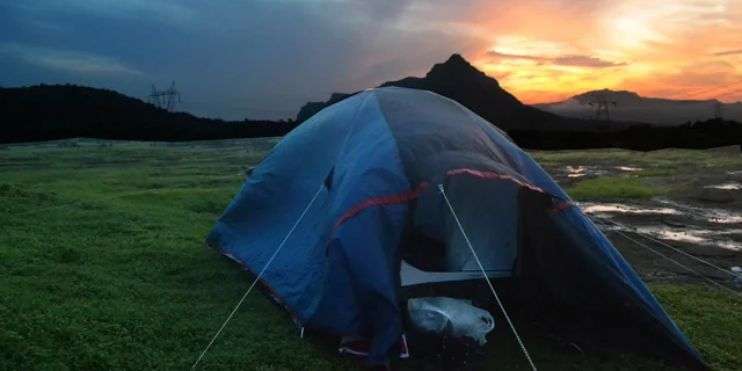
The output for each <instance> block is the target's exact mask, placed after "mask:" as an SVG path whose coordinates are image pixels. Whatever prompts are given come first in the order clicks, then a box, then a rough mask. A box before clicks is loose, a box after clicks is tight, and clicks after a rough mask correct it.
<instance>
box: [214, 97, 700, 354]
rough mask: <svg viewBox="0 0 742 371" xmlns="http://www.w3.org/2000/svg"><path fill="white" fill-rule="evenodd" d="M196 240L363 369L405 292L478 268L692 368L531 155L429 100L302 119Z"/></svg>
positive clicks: (468, 276)
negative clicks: (357, 347)
mask: <svg viewBox="0 0 742 371" xmlns="http://www.w3.org/2000/svg"><path fill="white" fill-rule="evenodd" d="M439 187H442V188H439ZM440 189H445V194H442V193H441V192H440ZM444 196H447V197H448V199H450V201H451V203H452V204H453V205H455V209H456V214H457V216H458V219H459V220H460V223H461V226H457V222H456V221H455V220H454V218H453V215H452V214H451V212H450V211H452V210H449V208H448V207H447V205H446V200H445V199H444ZM297 218H298V220H297ZM461 228H463V230H465V231H466V234H467V235H468V239H469V240H470V241H467V240H465V238H464V236H463V233H461V232H462V230H461ZM287 232H288V235H287ZM207 243H208V244H209V245H210V246H212V247H214V248H217V249H219V250H220V251H221V252H222V253H223V254H225V255H228V256H230V257H232V258H233V259H235V260H237V261H238V262H240V263H241V264H242V265H244V267H245V268H246V269H248V270H249V271H252V272H253V273H255V274H256V275H258V274H259V272H260V273H261V274H259V279H260V282H261V283H262V284H263V285H264V286H266V287H267V288H268V289H269V290H270V291H271V292H272V293H273V295H274V296H275V298H277V299H278V300H279V301H280V302H281V303H282V304H283V305H284V306H285V308H286V309H287V310H288V311H289V312H290V313H291V314H292V315H293V316H294V317H295V319H296V320H297V321H298V323H300V325H301V326H302V327H306V328H308V329H313V330H318V331H323V332H326V333H331V334H337V335H355V336H362V337H365V338H367V339H370V354H369V357H368V359H369V361H371V362H378V363H383V362H387V361H388V359H389V356H390V355H391V353H392V352H393V351H394V350H395V349H397V348H396V346H397V342H398V341H399V339H400V336H401V334H402V333H403V331H404V321H403V314H404V305H405V304H404V300H402V299H401V298H403V295H402V292H403V291H404V290H405V288H407V287H411V286H415V285H424V284H438V285H445V284H447V283H449V282H454V281H466V280H481V279H482V277H483V274H482V273H483V272H486V274H487V276H488V277H489V279H491V280H493V282H494V283H495V287H496V286H497V285H498V282H501V281H500V280H507V281H508V282H510V284H511V285H512V287H513V288H514V290H510V291H515V292H519V293H521V294H523V297H525V298H528V299H526V300H525V303H526V304H525V306H527V307H529V309H530V310H543V311H544V312H546V311H548V312H550V313H557V312H559V313H562V312H563V313H576V314H577V315H575V316H565V318H573V319H577V318H583V319H584V318H591V319H593V320H594V321H593V323H598V324H600V326H604V329H605V330H606V331H605V332H603V331H602V329H603V328H601V331H598V332H600V333H604V336H611V335H610V334H612V333H613V332H611V331H609V329H616V328H622V329H627V328H628V329H633V331H628V333H629V334H630V335H628V337H627V338H625V339H624V340H622V341H625V342H627V343H630V342H634V341H639V340H643V341H645V342H647V343H648V344H651V347H653V348H654V349H656V350H657V353H658V354H662V355H665V356H668V357H672V358H675V359H679V360H681V361H682V362H684V363H685V364H687V365H695V366H699V367H703V365H704V363H703V361H702V360H701V358H700V355H699V354H698V353H697V351H696V350H695V349H694V348H693V347H692V346H691V345H690V343H689V342H688V340H687V339H686V337H685V335H684V334H683V333H682V332H681V330H680V329H679V328H678V327H677V326H676V325H675V323H674V322H673V321H672V320H671V319H670V318H669V316H668V315H667V314H666V313H665V311H664V310H663V309H662V307H661V306H660V304H659V303H658V302H657V300H656V299H655V298H654V296H653V295H652V294H651V293H650V291H649V290H648V289H647V287H646V286H645V284H644V283H643V282H642V281H641V279H640V278H639V277H638V276H637V274H636V273H635V272H634V270H633V269H632V268H631V267H630V265H629V264H628V263H627V262H626V261H625V260H624V259H623V257H622V256H621V255H620V254H619V253H618V251H617V250H616V249H615V248H614V247H613V245H612V244H611V243H610V242H609V241H608V240H607V239H606V237H605V236H604V235H603V234H602V233H601V232H600V231H599V230H598V229H597V228H596V226H595V225H593V223H592V222H591V221H590V220H589V219H588V218H587V217H586V216H585V215H584V214H583V213H582V212H581V211H580V209H579V208H578V207H576V206H575V205H573V203H572V202H571V200H570V199H569V197H568V196H567V195H566V194H565V192H564V191H563V190H562V189H561V188H560V187H559V186H558V185H557V184H556V183H555V182H554V181H553V180H552V179H551V178H550V177H549V176H548V174H547V173H546V172H545V171H544V170H543V169H541V167H539V165H538V164H537V163H536V162H535V161H534V160H533V159H532V158H531V157H530V156H529V155H528V154H526V153H525V152H524V151H522V150H521V149H520V148H518V146H516V145H515V144H514V143H513V142H512V141H511V140H510V139H509V137H508V136H507V135H506V134H505V133H503V132H502V131H500V130H499V129H497V128H496V127H495V126H493V125H492V124H491V123H489V122H487V121H486V120H484V119H483V118H481V117H479V116H477V115H476V114H474V113H473V112H471V111H469V110H468V109H466V108H465V107H463V106H461V105H460V104H458V103H456V102H454V101H452V100H450V99H447V98H445V97H442V96H440V95H437V94H434V93H431V92H428V91H423V90H414V89H404V88H393V87H389V88H378V89H370V90H366V91H363V92H361V93H359V94H356V95H354V96H352V97H350V98H347V99H345V100H343V101H341V102H338V103H336V104H334V105H332V106H329V107H327V108H325V109H323V110H322V111H320V112H319V113H317V114H316V115H314V116H313V117H312V118H310V119H309V120H307V121H305V122H304V123H302V124H301V125H300V126H299V127H297V128H296V129H295V130H293V131H292V132H291V133H289V134H288V135H287V136H286V137H285V138H284V139H283V140H281V142H280V143H278V144H277V145H276V146H275V148H274V149H273V150H272V152H271V153H270V154H269V155H268V156H267V157H266V158H265V159H264V160H263V162H262V163H261V164H260V166H258V167H257V168H255V170H254V171H253V172H252V174H251V175H250V177H249V179H248V180H247V181H246V182H245V184H244V186H243V187H242V189H241V190H240V192H239V193H238V194H237V196H236V197H235V198H234V199H233V200H232V202H231V203H230V204H229V206H228V207H227V209H226V211H225V212H224V214H223V215H222V216H221V217H220V218H219V220H218V222H217V223H216V225H215V226H214V228H213V230H212V231H211V233H210V234H209V236H208V238H207ZM467 244H470V245H471V246H472V247H473V249H474V250H476V255H478V258H479V260H480V261H481V265H482V268H483V269H482V270H480V269H479V267H478V264H477V261H476V259H474V258H473V257H474V254H472V252H473V251H471V250H469V248H468V246H467ZM279 246H280V247H281V248H282V250H281V251H280V252H279V253H277V254H276V250H277V248H279ZM268 264H270V266H267V265H268ZM529 300H530V303H531V304H529ZM513 309H517V308H513ZM566 325H567V326H569V325H570V323H566ZM575 325H576V324H575ZM632 334H633V335H632ZM632 336H633V337H632Z"/></svg>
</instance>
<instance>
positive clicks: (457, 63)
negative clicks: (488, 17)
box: [296, 54, 595, 130]
mask: <svg viewBox="0 0 742 371" xmlns="http://www.w3.org/2000/svg"><path fill="white" fill-rule="evenodd" d="M379 86H380V87H385V86H397V87H404V88H412V89H423V90H430V91H432V92H435V93H438V94H440V95H443V96H445V97H448V98H451V99H453V100H455V101H457V102H459V103H461V104H462V105H464V106H465V107H467V108H469V109H470V110H472V111H474V112H475V113H476V114H478V115H480V116H482V117H483V118H485V119H487V120H488V121H490V122H491V123H493V124H495V125H496V126H498V127H499V128H501V129H503V130H513V129H517V130H576V129H589V128H590V127H591V126H595V123H594V122H590V121H587V120H579V119H577V120H575V119H572V118H563V117H560V116H558V115H556V114H553V113H549V112H544V111H542V110H539V109H537V108H533V107H530V106H527V105H525V104H523V103H521V102H520V101H519V100H518V99H517V98H516V97H515V96H513V95H512V94H510V93H508V92H507V91H506V90H505V89H503V88H502V87H501V86H500V83H498V82H497V80H496V79H494V78H492V77H490V76H487V75H486V74H485V73H484V72H482V71H480V70H478V69H477V68H475V67H474V66H472V65H471V64H470V63H469V62H468V61H466V59H464V58H463V57H462V56H461V55H459V54H453V55H452V56H451V57H449V58H448V60H446V61H445V62H443V63H438V64H435V65H434V66H433V67H432V68H431V69H430V71H428V73H427V74H426V75H425V77H406V78H403V79H401V80H397V81H389V82H385V83H383V84H381V85H379ZM353 94H355V93H353ZM353 94H344V93H335V94H333V95H332V96H331V97H330V99H329V100H327V101H326V102H310V103H307V104H306V105H304V106H303V107H302V108H301V110H300V111H299V114H298V115H297V118H296V120H297V121H298V122H301V121H304V120H306V119H307V118H309V117H311V116H312V115H313V114H315V113H317V112H318V111H320V110H321V109H322V108H324V107H326V106H328V105H331V104H333V103H337V102H339V101H340V100H342V99H345V98H347V97H349V96H351V95H353Z"/></svg>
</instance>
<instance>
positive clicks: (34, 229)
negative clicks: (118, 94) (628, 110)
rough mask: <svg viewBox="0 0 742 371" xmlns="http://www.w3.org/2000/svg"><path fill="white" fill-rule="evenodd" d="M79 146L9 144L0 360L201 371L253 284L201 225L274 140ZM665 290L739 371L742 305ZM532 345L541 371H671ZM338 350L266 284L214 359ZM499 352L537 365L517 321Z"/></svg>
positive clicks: (690, 329)
mask: <svg viewBox="0 0 742 371" xmlns="http://www.w3.org/2000/svg"><path fill="white" fill-rule="evenodd" d="M62 143H67V142H62ZM77 143H78V145H77V146H69V145H66V144H60V143H59V142H50V143H45V144H35V145H29V146H19V145H14V146H6V147H4V148H3V149H0V226H2V227H0V230H1V231H2V233H0V297H2V298H3V299H2V300H0V345H1V346H0V369H2V370H47V369H54V370H65V369H75V370H76V369H132V370H135V369H185V368H188V367H190V365H191V363H192V362H193V361H194V360H195V358H196V356H197V355H198V354H199V352H200V351H201V349H203V347H204V346H205V345H206V344H207V343H208V341H209V339H210V337H211V336H212V335H213V333H214V331H215V330H216V329H217V328H218V327H219V326H220V324H221V322H222V321H223V320H224V318H225V317H226V315H227V314H228V313H229V311H230V310H231V309H232V306H233V305H234V304H235V303H236V301H237V300H238V299H239V297H240V295H241V294H242V293H243V292H244V290H245V289H246V288H247V286H248V285H249V283H250V282H249V278H250V277H249V276H248V275H247V274H245V273H244V272H243V271H241V270H240V269H239V268H238V267H237V266H236V265H235V264H233V263H231V262H230V261H228V260H226V259H224V258H222V257H220V256H219V255H217V254H216V253H215V252H213V251H210V250H205V249H204V248H203V239H204V236H205V235H206V233H207V232H208V231H209V229H210V228H211V226H212V225H213V223H214V221H215V219H216V218H217V217H218V215H219V213H220V212H221V211H222V210H223V208H224V207H225V206H226V205H227V203H228V202H229V200H230V199H231V198H232V196H233V195H234V194H235V193H236V192H237V191H238V190H239V187H240V186H241V184H242V182H243V181H244V174H245V169H246V167H248V166H252V165H254V164H256V163H257V162H259V160H260V159H261V158H262V157H263V156H264V154H265V153H266V151H267V150H269V149H270V148H271V146H272V144H273V143H274V141H272V140H242V141H224V142H204V143H199V144H177V145H165V144H145V143H136V142H116V143H113V145H111V146H109V145H106V144H105V143H104V142H98V141H87V140H83V141H79V142H77ZM567 155H570V154H569V153H563V154H560V156H567ZM579 155H581V154H579ZM624 155H625V156H629V157H631V156H632V155H631V154H624ZM549 156H550V155H549ZM554 161H559V159H558V158H557V159H554ZM583 187H585V186H583ZM592 187H597V185H594V186H592ZM652 289H653V290H654V292H655V293H656V294H657V295H658V296H659V298H660V300H662V302H663V303H664V304H665V306H666V308H667V310H668V311H669V312H670V314H671V315H673V316H674V317H675V319H676V320H677V321H678V323H679V325H680V326H681V327H682V328H683V329H685V331H686V332H687V333H688V334H689V336H690V338H691V340H692V341H693V342H694V344H696V345H697V347H698V348H699V349H700V350H701V352H703V354H704V356H706V357H707V359H708V360H709V361H710V362H711V364H712V365H713V366H715V367H717V368H720V369H740V368H742V360H740V357H739V354H742V349H741V348H740V347H741V344H742V340H741V338H740V336H739V334H742V319H741V318H740V314H739V311H738V308H739V304H740V302H739V300H736V301H735V300H732V299H730V298H729V297H727V296H724V295H721V294H719V293H715V292H713V291H709V290H706V289H702V288H699V287H695V286H687V285H686V286H673V285H663V286H653V287H652ZM501 328H502V327H501ZM526 341H527V342H528V343H529V349H530V350H531V352H532V353H533V354H534V357H535V360H536V363H537V364H538V365H540V366H541V368H542V369H596V368H603V369H605V368H608V369H658V368H663V367H666V366H664V365H662V364H661V363H658V362H657V361H656V360H652V359H646V358H637V357H634V356H630V355H615V354H614V355H576V354H571V353H568V352H564V351H563V350H562V349H559V348H558V347H555V346H554V345H553V344H551V343H550V342H548V341H547V340H545V339H541V338H539V337H538V336H537V335H530V334H527V337H526ZM335 345H336V343H335V339H332V338H328V337H325V336H321V335H318V334H314V333H310V335H309V337H308V339H300V338H299V337H298V336H297V334H296V329H295V328H294V326H293V325H292V324H291V321H290V319H289V317H288V315H287V314H286V313H285V312H283V311H282V310H280V309H278V308H277V307H276V306H275V305H273V304H272V303H271V302H270V301H268V300H267V299H266V298H265V297H264V296H262V295H259V294H257V293H255V294H251V295H250V296H249V297H248V298H247V300H246V302H245V303H244V304H243V306H242V307H241V309H240V311H239V312H238V313H237V315H236V316H235V318H234V319H233V321H232V322H231V323H230V325H229V326H228V327H227V329H226V330H225V332H224V333H223V334H222V336H221V337H220V338H219V340H218V341H217V342H216V343H215V345H214V347H213V348H212V350H211V351H210V352H209V353H208V355H207V357H206V358H205V360H204V361H203V364H202V365H203V366H204V368H210V369H258V370H278V369H292V370H293V369H311V370H319V369H322V370H325V369H327V370H333V369H338V370H340V369H350V368H355V367H356V364H355V363H354V362H351V361H349V360H347V359H343V358H340V357H338V356H337V355H336V353H335ZM487 351H488V353H489V354H491V357H490V358H489V360H488V361H487V362H488V364H490V365H492V366H493V367H497V368H504V369H525V363H524V361H523V359H522V357H521V356H520V354H519V353H518V348H517V345H516V344H515V343H514V341H513V339H512V337H510V336H509V335H508V333H507V332H506V331H501V332H500V333H499V335H497V336H495V337H494V338H493V339H492V341H491V342H490V346H489V348H488V350H487ZM416 365H417V364H416V363H414V361H413V362H411V363H404V364H402V365H401V366H402V368H413V367H416Z"/></svg>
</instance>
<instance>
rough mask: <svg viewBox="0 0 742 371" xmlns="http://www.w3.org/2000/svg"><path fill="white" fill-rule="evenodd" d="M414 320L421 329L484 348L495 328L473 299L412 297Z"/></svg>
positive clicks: (492, 321)
mask: <svg viewBox="0 0 742 371" xmlns="http://www.w3.org/2000/svg"><path fill="white" fill-rule="evenodd" d="M407 311H408V313H409V315H410V321H411V322H412V325H413V327H415V328H416V329H417V330H419V331H422V332H427V333H434V334H439V335H448V336H451V337H454V338H464V337H466V338H470V339H472V340H474V341H476V342H477V343H478V344H479V345H480V346H481V345H484V344H485V343H487V337H486V336H487V334H488V333H489V332H490V331H492V330H493V329H494V328H495V319H494V318H492V315H491V314H490V313H489V312H488V311H486V310H484V309H481V308H477V307H475V306H474V305H472V303H471V300H463V299H454V298H448V297H426V298H412V299H409V300H408V301H407Z"/></svg>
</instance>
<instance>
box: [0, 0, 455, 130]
mask: <svg viewBox="0 0 742 371" xmlns="http://www.w3.org/2000/svg"><path fill="white" fill-rule="evenodd" d="M409 5H410V1H380V2H377V1H360V0H351V1H318V0H303V1H302V0H295V1H250V2H236V1H227V0H221V1H219V0H215V1H209V2H203V1H195V0H186V1H181V2H171V1H162V0H118V1H115V2H100V1H97V0H69V1H65V2H56V1H48V2H6V3H2V4H0V68H2V70H3V74H2V75H1V76H0V85H2V86H16V85H29V84H37V83H42V82H44V83H65V82H69V83H78V84H86V85H92V86H98V87H107V88H113V89H116V90H119V91H122V92H124V93H126V94H129V95H133V96H138V97H145V96H146V95H147V94H148V92H149V89H150V85H151V84H153V83H154V84H157V85H160V86H164V85H167V84H169V83H170V82H171V81H175V83H176V87H178V88H179V89H180V90H181V92H182V95H183V104H182V105H181V108H182V109H185V110H188V111H191V112H193V113H196V114H200V115H206V116H212V117H225V118H231V119H237V118H244V117H251V118H279V117H291V116H293V115H294V114H295V113H296V111H297V110H298V108H299V107H300V106H301V105H302V104H303V103H304V102H306V101H308V100H320V99H325V98H326V97H327V96H328V95H329V94H330V93H332V92H334V91H354V90H358V89H363V88H366V87H370V86H374V85H376V84H379V83H381V82H383V81H385V80H388V79H392V78H398V77H400V75H402V74H407V73H412V72H419V71H420V70H421V69H423V72H424V69H425V68H427V67H429V66H430V65H431V64H433V63H434V62H438V61H440V60H444V59H445V58H446V57H447V56H448V55H449V54H451V53H453V52H455V51H460V50H461V45H466V43H467V41H465V40H464V39H465V38H464V37H463V36H459V35H456V34H451V33H446V32H445V30H438V29H436V28H434V27H430V28H425V29H407V28H405V27H406V25H404V24H400V23H401V21H400V19H402V18H405V15H406V12H408V10H409Z"/></svg>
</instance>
